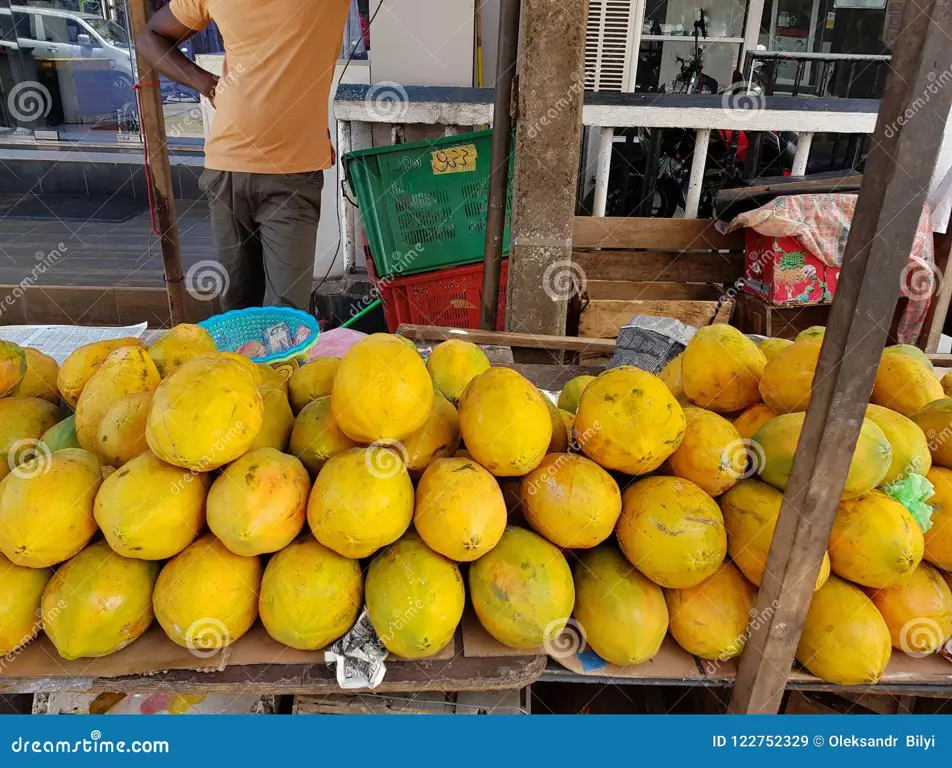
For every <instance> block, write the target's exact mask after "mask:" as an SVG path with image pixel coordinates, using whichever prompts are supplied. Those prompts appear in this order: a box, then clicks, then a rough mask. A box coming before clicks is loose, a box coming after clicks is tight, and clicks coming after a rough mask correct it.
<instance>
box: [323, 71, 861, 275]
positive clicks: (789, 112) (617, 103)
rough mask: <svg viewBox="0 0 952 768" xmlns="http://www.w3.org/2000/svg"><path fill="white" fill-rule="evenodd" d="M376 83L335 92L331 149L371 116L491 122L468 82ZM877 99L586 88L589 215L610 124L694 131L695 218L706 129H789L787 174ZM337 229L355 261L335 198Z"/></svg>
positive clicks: (354, 220)
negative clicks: (593, 146)
mask: <svg viewBox="0 0 952 768" xmlns="http://www.w3.org/2000/svg"><path fill="white" fill-rule="evenodd" d="M375 87H376V86H346V87H342V88H341V89H340V90H339V91H338V95H337V98H336V100H335V102H334V113H335V116H336V118H337V120H338V152H339V154H340V155H342V156H343V154H344V153H346V152H349V151H351V150H354V149H363V148H367V147H370V146H372V142H371V126H372V124H373V123H384V124H390V125H391V126H392V129H391V138H392V139H395V138H397V136H396V134H397V130H398V129H399V128H400V127H401V126H403V125H407V124H423V125H442V126H444V133H445V135H453V134H455V133H459V132H460V130H469V129H471V128H472V127H473V126H480V125H486V126H490V125H492V118H493V115H492V112H493V106H492V91H491V90H488V89H475V88H440V87H409V86H408V87H406V88H403V87H398V88H392V89H391V90H392V93H394V94H397V95H398V97H399V98H398V99H396V100H395V101H393V102H391V107H392V108H383V109H382V108H380V105H379V103H378V102H375V100H374V91H373V89H374V88H375ZM878 105H879V102H878V101H877V100H872V99H816V98H796V97H788V96H773V97H766V98H761V99H760V101H759V102H757V103H754V104H753V107H754V108H752V109H732V108H730V106H729V104H725V103H724V101H723V99H722V97H721V96H711V95H673V94H671V95H642V94H621V93H586V94H585V104H584V106H583V108H582V123H583V124H584V125H586V126H591V127H593V128H596V129H598V131H599V134H598V136H599V141H598V156H597V159H596V162H595V176H596V182H595V202H594V206H593V207H594V210H593V215H595V216H604V215H605V207H606V201H607V193H608V171H609V167H610V161H611V150H612V143H613V141H614V134H615V130H616V129H619V128H634V127H642V128H682V129H683V128H687V129H689V130H694V131H695V146H694V155H693V159H692V163H691V172H690V179H689V184H688V189H687V193H686V195H685V212H684V216H685V218H697V212H698V204H699V201H700V197H701V187H702V179H703V176H704V170H705V165H706V162H707V146H708V142H709V141H710V137H711V131H717V130H731V131H748V132H754V131H787V132H792V133H796V134H797V136H798V138H797V149H796V153H795V156H794V160H793V167H792V170H791V173H792V175H794V176H801V175H803V174H804V173H805V171H806V167H807V160H808V159H809V155H810V147H811V143H812V141H813V136H814V134H815V133H826V132H829V133H843V134H871V133H873V131H874V130H875V127H876V115H877V110H878ZM340 211H341V221H340V225H341V233H342V243H343V246H342V247H343V251H344V265H345V269H346V271H351V272H352V271H353V269H354V267H355V266H356V264H357V249H358V248H359V247H360V245H359V237H360V228H359V227H360V221H359V215H358V214H357V211H356V209H355V208H354V206H352V205H351V204H349V203H348V202H347V201H346V200H344V201H342V204H341V206H340Z"/></svg>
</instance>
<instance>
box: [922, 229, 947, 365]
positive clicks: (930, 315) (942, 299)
mask: <svg viewBox="0 0 952 768" xmlns="http://www.w3.org/2000/svg"><path fill="white" fill-rule="evenodd" d="M949 223H950V224H952V216H950V221H949ZM933 244H934V246H935V247H934V249H933V253H934V258H935V270H936V275H941V277H940V278H938V280H937V283H938V286H937V287H938V290H937V291H936V292H935V293H934V294H933V295H932V302H931V303H930V304H929V311H928V312H927V313H926V319H925V321H924V322H923V325H922V333H921V334H920V335H919V346H920V347H922V349H924V350H925V351H926V352H936V351H937V350H938V349H939V339H940V338H941V337H942V328H943V326H944V325H945V318H946V317H947V316H948V313H949V300H950V299H952V259H950V258H949V254H950V252H952V232H949V231H946V233H945V234H936V235H934V236H933Z"/></svg>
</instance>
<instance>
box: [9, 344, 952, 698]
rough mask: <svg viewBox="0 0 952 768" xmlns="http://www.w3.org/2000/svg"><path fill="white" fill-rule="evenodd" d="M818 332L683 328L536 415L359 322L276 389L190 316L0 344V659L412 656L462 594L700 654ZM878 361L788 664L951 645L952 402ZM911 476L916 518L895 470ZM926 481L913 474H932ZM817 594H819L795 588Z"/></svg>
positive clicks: (852, 671) (464, 363) (830, 662)
mask: <svg viewBox="0 0 952 768" xmlns="http://www.w3.org/2000/svg"><path fill="white" fill-rule="evenodd" d="M822 330H823V329H810V330H809V331H806V332H804V333H803V334H801V336H800V337H798V338H797V340H796V341H784V340H780V339H767V340H766V341H763V342H761V343H760V344H757V343H755V342H754V341H752V340H751V339H749V338H748V337H746V336H744V335H743V334H742V333H740V332H739V331H737V330H736V329H734V328H732V327H730V326H726V325H713V326H709V327H706V328H703V329H701V330H699V331H698V332H697V333H696V334H695V336H694V337H693V338H692V339H691V340H690V342H689V343H688V344H687V346H686V348H685V350H684V352H683V354H681V355H680V356H679V357H677V358H675V359H674V360H672V361H671V362H670V363H669V364H668V365H666V366H665V368H664V369H663V370H662V371H661V372H660V373H659V375H657V376H655V375H653V374H651V373H648V372H645V371H643V370H640V369H637V368H634V367H631V366H622V367H618V368H612V369H609V370H606V371H604V372H603V373H602V374H601V375H599V376H597V377H595V376H582V377H578V378H575V379H572V380H571V381H568V382H567V383H566V384H565V386H564V387H563V388H562V391H561V394H560V395H559V396H558V399H557V402H555V401H554V400H553V399H552V398H550V397H549V396H548V395H547V394H546V393H544V392H541V391H540V390H538V389H537V388H536V387H535V386H534V385H533V384H532V383H531V382H529V381H528V380H527V379H526V378H524V377H523V376H521V375H520V374H519V373H518V372H516V371H515V370H513V369H510V368H506V367H493V366H491V365H490V363H489V360H488V359H487V357H486V355H485V354H484V353H483V351H482V350H480V349H479V348H478V347H477V346H475V345H473V344H470V343H468V342H465V341H462V340H457V339H454V340H450V341H446V342H443V343H441V344H439V345H437V346H435V347H434V348H433V349H432V350H430V351H429V354H428V356H427V357H426V359H424V357H423V356H421V354H420V353H419V352H418V350H417V348H416V347H415V345H413V344H412V343H410V342H408V341H407V340H406V339H403V338H401V337H399V336H393V335H389V334H374V335H371V336H368V337H367V338H365V339H362V340H361V341H359V342H358V343H356V344H355V345H354V346H353V347H351V348H350V349H349V350H348V351H347V352H346V354H345V355H344V356H343V357H342V358H320V359H317V360H314V361H313V362H309V363H307V364H305V365H303V366H301V367H299V368H297V369H296V370H294V371H293V373H292V374H291V375H290V377H289V378H287V379H285V378H282V375H281V374H280V373H279V372H278V371H276V370H275V369H272V368H271V367H269V366H267V365H264V364H261V363H256V362H254V361H252V360H250V359H248V358H245V357H242V356H240V355H237V354H234V353H227V352H218V351H217V350H216V348H215V343H214V341H213V339H212V338H211V337H210V336H209V334H208V333H207V332H206V331H205V330H204V329H202V328H201V327H199V326H195V325H180V326H176V327H175V328H173V329H172V330H171V331H169V332H168V333H166V334H165V335H164V336H162V338H161V339H159V340H158V341H157V342H156V343H154V344H153V345H151V346H149V347H146V346H145V345H143V344H142V343H141V342H140V341H139V340H137V339H132V338H128V339H118V340H114V341H103V342H97V343H95V344H90V345H88V346H85V347H81V348H79V349H77V350H76V351H75V352H73V353H72V354H71V355H70V356H69V357H68V358H67V359H66V360H65V361H64V362H63V364H62V365H57V363H56V361H55V360H53V359H52V358H49V357H47V356H46V355H43V354H42V353H41V352H39V351H37V350H33V349H21V348H19V347H17V346H16V345H14V344H11V343H9V342H0V655H2V654H6V653H9V652H12V651H14V650H16V649H17V648H20V647H22V646H23V645H25V644H26V643H29V642H30V641H31V640H33V639H34V638H35V637H36V636H37V635H39V634H40V633H41V632H43V633H45V634H46V635H47V636H48V638H49V640H50V641H51V642H52V643H53V645H54V646H55V647H56V649H57V651H58V652H59V654H60V655H61V656H63V657H64V658H67V659H77V658H93V657H100V656H104V655H107V654H111V653H115V652H116V651H118V650H120V649H121V648H124V647H125V646H127V645H128V644H130V643H132V642H134V641H135V640H136V639H137V638H139V637H140V636H141V635H142V634H143V633H144V632H146V631H147V630H148V629H149V627H150V626H151V625H152V624H153V623H154V622H155V623H157V624H158V626H159V627H161V629H162V630H163V631H164V632H165V633H166V634H167V635H168V637H169V638H170V639H171V640H172V641H174V642H175V643H178V644H179V645H182V646H185V647H187V648H189V649H191V650H193V651H195V652H198V653H206V652H208V653H213V652H215V651H217V650H218V649H220V648H223V647H225V646H227V645H230V644H232V643H234V642H236V641H237V640H238V639H240V638H241V637H242V636H243V635H244V634H245V633H247V632H248V631H249V629H251V627H252V626H254V625H255V623H256V622H258V621H260V622H261V624H262V625H263V627H264V629H265V630H266V631H267V632H268V634H269V635H270V636H271V637H272V638H274V640H276V641H277V642H279V643H282V644H284V645H287V646H290V647H292V648H296V649H301V650H317V649H321V648H324V647H325V646H327V645H329V644H330V643H332V642H334V641H335V640H337V639H338V638H340V637H341V636H342V635H344V634H345V633H346V632H347V631H348V630H349V629H350V628H351V627H352V626H353V625H354V623H355V621H357V619H358V617H359V615H360V613H361V612H362V611H363V610H366V611H367V614H368V617H369V619H370V621H371V623H372V624H373V626H374V629H375V630H376V632H377V634H378V636H379V637H380V639H381V642H382V643H383V644H384V646H385V647H386V648H387V649H388V650H389V651H390V652H392V653H394V654H396V655H398V656H399V657H401V658H405V659H420V658H426V657H428V656H432V655H433V654H436V653H438V652H439V651H440V650H442V649H443V648H444V647H445V646H446V645H447V643H449V642H450V640H451V639H452V637H453V634H454V633H455V631H456V629H457V626H458V625H459V623H460V620H461V618H462V615H463V612H464V609H465V608H466V606H467V605H470V606H471V607H472V610H473V613H474V614H475V617H476V619H477V620H478V621H479V622H480V624H481V625H482V626H483V628H484V629H485V630H486V632H488V633H489V634H490V635H491V636H492V637H493V638H495V639H496V640H497V641H499V642H500V643H503V644H505V645H507V646H509V647H512V648H516V649H523V650H526V651H527V652H540V651H545V650H548V649H550V648H552V647H558V644H559V638H560V636H561V633H563V631H565V629H566V627H567V625H568V623H569V622H572V623H573V625H574V627H575V629H576V631H578V632H579V633H581V635H582V637H583V638H584V642H585V645H586V646H587V648H588V649H590V650H591V651H593V652H595V653H596V654H598V655H599V656H601V657H602V658H603V659H605V660H606V661H608V662H610V663H613V664H616V665H620V666H627V665H634V664H641V663H644V662H646V661H648V660H650V659H651V658H653V657H654V656H655V654H657V653H658V651H659V649H660V647H661V644H662V642H663V641H664V640H665V638H666V637H667V636H668V635H670V637H671V638H673V640H674V641H675V642H676V643H678V644H679V645H681V646H682V647H683V648H684V649H685V650H687V651H688V652H689V653H691V654H693V655H695V656H697V657H699V658H702V659H707V660H716V661H726V660H727V659H731V658H734V657H736V656H739V655H740V654H741V653H742V652H743V650H744V646H745V643H746V641H747V638H748V637H749V633H750V625H751V622H753V621H755V620H757V617H756V616H755V615H754V613H755V612H754V605H755V600H756V592H757V588H758V586H759V585H760V584H761V582H762V580H763V576H764V572H765V569H766V563H767V554H768V551H769V549H770V544H771V540H772V538H773V534H774V530H775V528H776V525H777V519H778V515H779V511H780V506H781V500H782V497H783V490H784V488H785V487H786V484H787V480H788V478H789V475H790V471H791V465H792V461H793V457H794V454H795V452H796V448H797V443H798V440H799V435H800V431H801V429H802V426H803V421H804V415H805V411H806V409H807V406H808V405H809V401H810V394H811V388H812V384H813V379H814V374H815V371H816V367H817V362H818V359H819V353H820V348H821V345H822ZM943 383H945V384H946V385H948V384H949V383H950V382H948V381H946V382H942V381H940V380H939V379H938V378H937V377H936V375H935V373H934V371H933V370H932V367H931V365H930V363H929V361H928V359H927V358H926V357H925V356H924V355H923V354H922V353H921V352H920V351H919V350H918V349H916V348H914V347H908V346H902V345H900V346H894V347H888V348H887V349H886V350H885V351H884V352H883V356H882V360H881V363H880V365H879V369H878V371H877V375H876V381H875V385H874V387H873V390H872V393H871V396H870V405H869V407H868V410H867V412H866V418H865V419H864V421H863V424H862V428H861V430H860V435H859V439H858V441H857V443H856V446H855V450H854V452H853V457H852V462H851V464H850V469H849V475H848V477H847V479H846V483H845V487H844V490H843V494H842V501H841V503H840V507H839V510H838V512H837V517H836V522H835V524H834V526H833V531H832V534H831V536H830V540H829V545H828V552H827V553H826V554H825V555H824V557H823V560H822V562H821V563H820V564H819V565H818V567H817V573H816V575H815V576H814V575H813V574H812V573H811V575H810V577H811V579H813V578H815V592H814V597H813V602H812V604H811V606H810V609H809V612H808V615H807V619H806V624H805V626H804V631H803V634H802V638H801V641H800V646H799V648H798V650H797V659H798V661H799V663H800V664H802V665H803V666H804V667H805V668H806V669H807V670H809V671H810V672H812V673H813V674H815V675H817V676H818V677H821V678H823V679H824V680H827V681H830V682H833V683H841V684H847V685H858V684H869V683H875V682H876V681H877V680H878V679H879V678H880V676H881V675H882V673H883V671H884V669H885V667H886V664H887V663H888V661H889V658H890V654H891V653H892V652H893V649H899V650H900V651H902V652H905V653H910V654H913V655H925V654H928V653H935V652H936V651H937V650H938V649H939V648H941V647H942V646H943V645H944V644H945V643H946V642H947V641H948V640H949V639H950V636H952V590H950V584H952V398H949V397H947V396H946V392H945V390H944V387H943ZM912 476H917V477H922V478H925V479H927V480H928V482H929V483H931V488H932V489H933V490H932V495H931V496H930V497H929V498H927V499H925V503H926V505H927V506H928V508H929V510H930V514H929V517H930V518H931V519H928V520H925V521H923V519H922V515H921V514H919V515H918V516H916V515H914V514H913V513H912V512H911V511H910V510H909V509H907V508H906V506H904V503H903V502H902V501H901V500H900V498H899V497H898V495H897V494H896V493H895V492H894V489H895V488H896V487H897V485H896V484H901V483H902V482H903V481H904V480H906V479H908V478H910V477H912ZM926 487H929V486H926ZM811 583H813V582H812V581H811Z"/></svg>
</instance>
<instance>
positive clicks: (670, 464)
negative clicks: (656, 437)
mask: <svg viewBox="0 0 952 768" xmlns="http://www.w3.org/2000/svg"><path fill="white" fill-rule="evenodd" d="M684 418H685V420H686V426H685V429H684V439H682V440H681V444H680V445H679V446H678V448H677V450H676V451H675V452H674V453H672V454H671V456H670V457H669V458H668V461H667V464H666V467H667V469H668V470H670V473H671V474H672V475H676V476H678V477H683V478H684V479H685V480H690V481H691V482H692V483H694V484H695V485H697V486H698V487H699V488H700V489H701V490H702V491H704V492H705V493H706V494H708V496H720V495H721V494H722V493H724V491H726V490H728V489H729V488H731V487H732V486H733V485H734V484H735V483H736V482H737V481H738V480H740V479H741V478H742V477H743V476H744V472H745V470H746V468H747V449H746V446H745V444H744V443H742V442H741V436H740V433H739V432H738V431H737V429H736V428H735V427H734V425H733V424H731V423H730V422H729V421H728V420H727V419H725V418H724V417H723V416H720V415H718V414H716V413H714V412H713V411H706V410H704V409H703V408H694V407H688V408H685V409H684Z"/></svg>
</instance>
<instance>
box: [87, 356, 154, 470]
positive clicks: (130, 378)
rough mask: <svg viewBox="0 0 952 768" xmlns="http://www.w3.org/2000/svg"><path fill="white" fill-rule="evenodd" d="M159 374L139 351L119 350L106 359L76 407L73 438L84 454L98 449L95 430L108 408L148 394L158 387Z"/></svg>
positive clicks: (97, 432) (149, 358) (92, 377)
mask: <svg viewBox="0 0 952 768" xmlns="http://www.w3.org/2000/svg"><path fill="white" fill-rule="evenodd" d="M159 381H160V379H159V372H158V371H157V370H156V367H155V363H153V362H152V358H151V357H149V353H148V352H146V351H145V350H144V349H142V348H141V347H120V348H119V349H117V350H116V351H115V352H113V353H112V354H110V355H109V357H107V358H106V359H105V360H104V361H103V364H102V365H101V366H100V367H99V368H98V369H97V370H96V372H95V373H94V374H93V375H92V376H91V377H90V378H89V381H88V382H86V386H85V387H84V388H83V391H82V394H81V395H80V396H79V402H78V404H77V405H76V437H77V438H78V439H79V444H80V445H81V446H83V448H85V449H86V450H87V451H93V452H95V451H96V450H97V449H98V448H99V441H98V436H99V426H100V424H101V423H102V420H103V417H104V416H105V415H106V411H108V410H109V408H110V406H112V404H113V403H115V402H116V400H118V399H119V398H120V397H124V396H125V395H132V394H136V393H139V392H146V393H150V394H151V393H152V392H154V391H155V389H156V387H158V386H159Z"/></svg>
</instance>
